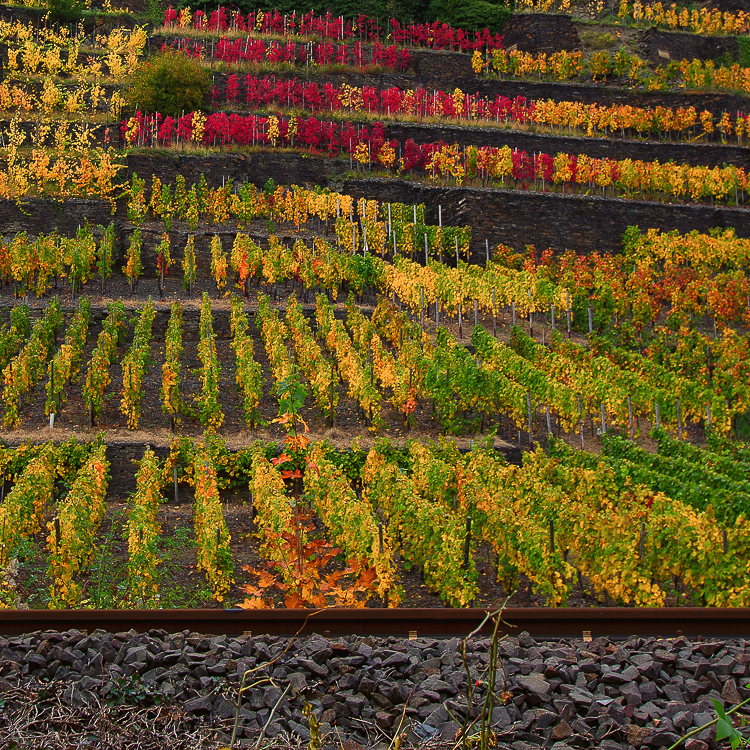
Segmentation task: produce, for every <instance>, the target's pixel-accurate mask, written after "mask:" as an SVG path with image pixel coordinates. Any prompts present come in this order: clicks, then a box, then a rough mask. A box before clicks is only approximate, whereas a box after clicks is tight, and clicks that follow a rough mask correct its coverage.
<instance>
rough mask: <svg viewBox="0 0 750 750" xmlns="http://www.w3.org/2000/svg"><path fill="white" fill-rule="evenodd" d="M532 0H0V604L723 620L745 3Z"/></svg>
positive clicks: (741, 371) (744, 549) (742, 284)
mask: <svg viewBox="0 0 750 750" xmlns="http://www.w3.org/2000/svg"><path fill="white" fill-rule="evenodd" d="M527 5H529V7H526V8H525V9H523V10H519V12H517V13H516V14H515V15H513V16H511V17H510V18H509V20H507V23H506V25H505V27H504V29H503V34H504V35H505V36H503V35H502V34H500V33H498V32H499V28H497V29H485V30H483V31H476V32H475V31H474V30H472V31H467V30H462V29H460V28H454V27H452V26H450V25H447V24H441V23H429V24H428V23H425V24H419V23H411V24H409V23H407V22H405V19H404V18H400V19H395V18H394V19H392V20H391V21H390V22H388V23H385V22H383V19H382V18H381V19H379V18H378V17H373V18H370V17H366V16H364V15H363V16H360V17H359V18H357V19H349V18H346V17H344V16H340V17H339V16H332V15H331V14H330V13H329V14H327V15H316V13H315V12H311V13H307V14H305V15H300V14H296V13H286V14H285V13H284V12H279V11H277V12H274V13H270V12H269V13H264V12H256V11H252V12H250V13H249V14H243V13H241V12H239V11H237V10H231V11H230V10H229V9H227V8H219V9H216V10H215V11H214V10H208V11H204V10H197V11H196V12H192V11H191V10H190V9H189V8H183V9H181V10H175V9H174V8H171V7H169V8H163V9H162V11H163V13H162V15H160V16H159V19H158V22H157V19H155V18H153V19H152V22H151V23H149V24H146V25H139V24H137V23H135V22H134V18H133V17H131V16H129V15H128V14H125V13H123V14H120V15H117V14H107V13H93V14H89V15H87V16H86V18H85V21H84V23H83V24H82V25H81V27H80V28H79V29H78V30H76V29H69V30H68V31H67V32H66V31H65V29H64V28H63V29H62V30H61V29H60V28H59V26H55V25H54V24H49V23H47V22H45V21H44V20H41V16H40V17H39V18H38V17H37V15H36V11H34V9H33V8H32V9H28V10H25V11H23V12H22V11H21V10H20V9H14V8H4V10H3V13H2V18H0V38H1V39H2V42H3V45H4V47H5V49H6V54H5V58H4V60H3V73H4V77H3V80H2V82H1V83H0V109H2V119H3V120H4V122H3V123H2V157H3V158H2V163H0V198H1V200H2V207H1V209H0V223H1V224H2V228H3V231H2V241H1V242H0V279H2V281H3V284H2V287H0V317H1V318H2V328H1V329H0V368H2V373H3V383H2V391H1V392H0V401H1V402H2V403H1V404H0V409H1V413H2V435H1V437H2V440H3V441H4V447H3V448H2V450H0V469H1V470H2V484H1V485H0V517H1V518H2V523H1V524H0V565H1V566H2V568H3V569H4V571H5V573H4V576H3V577H2V583H1V585H0V601H1V602H2V606H4V607H10V608H13V607H27V606H30V607H48V606H49V607H98V608H107V607H130V608H133V607H145V608H150V607H176V606H216V607H220V606H222V607H236V606H239V607H246V608H263V607H283V606H286V607H322V606H347V607H361V606H389V607H395V606H419V605H423V606H441V605H446V606H452V607H464V606H469V605H471V604H476V605H479V606H492V605H494V604H498V603H501V602H503V601H505V600H506V597H507V598H508V600H509V601H510V603H511V605H519V604H547V605H549V606H560V605H565V604H583V605H591V604H594V603H603V604H618V603H619V604H626V605H630V604H634V605H636V606H662V605H665V604H672V605H684V604H695V605H702V606H750V569H749V568H748V562H747V561H748V559H750V531H748V525H747V520H746V519H747V517H748V514H749V513H750V449H749V448H748V447H747V443H746V442H745V441H746V439H747V437H748V430H750V423H749V422H748V415H749V414H750V340H749V339H748V327H750V277H749V276H748V264H749V263H750V239H748V237H750V221H749V220H748V216H749V214H748V209H747V200H748V174H749V171H748V170H750V163H749V162H748V157H747V138H748V133H749V132H750V125H749V124H748V117H749V116H750V108H749V107H748V103H747V98H746V97H747V95H748V80H750V75H749V74H748V71H749V70H750V68H747V67H743V60H744V58H745V55H746V42H747V37H746V34H747V31H748V29H747V23H748V18H747V14H744V13H741V12H739V13H734V14H732V13H724V14H721V13H718V14H717V12H715V11H712V10H710V9H708V8H704V9H702V10H697V9H696V10H694V11H688V10H687V9H686V10H684V11H683V10H682V9H680V8H672V9H669V8H666V9H665V8H664V7H663V6H662V5H660V4H657V5H656V6H653V7H651V6H645V9H644V6H642V5H641V4H640V3H637V4H636V5H635V6H633V7H631V6H630V5H629V4H628V3H626V2H623V3H621V4H619V5H617V6H616V7H614V6H612V5H611V3H609V4H607V3H603V4H599V7H596V8H584V7H582V6H580V7H578V6H576V7H575V8H574V10H573V15H572V16H571V15H570V10H571V9H570V6H569V4H566V5H565V6H564V7H561V8H559V9H556V8H552V7H551V5H549V4H547V5H542V6H539V7H536V6H533V4H527ZM657 6H658V7H657ZM541 11H544V12H541ZM547 11H557V12H556V13H554V14H553V13H548V12H547ZM29 14H30V15H29ZM29 18H32V20H29ZM45 24H46V25H45ZM706 40H708V41H706ZM704 41H706V43H705V44H704ZM709 47H710V50H711V53H710V54H709V53H708V52H707V51H706V50H707V49H709ZM716 50H720V52H717V51H716ZM714 58H719V59H714ZM165 61H166V62H165ZM159 65H168V66H172V68H169V70H172V69H174V70H177V69H179V70H182V69H183V68H182V67H181V66H185V65H187V66H188V67H191V66H192V69H193V72H192V73H190V75H192V76H193V77H194V79H195V81H194V82H196V87H197V90H198V94H199V95H198V97H197V98H196V99H194V100H189V99H186V100H184V101H182V103H181V104H180V105H179V106H178V105H172V108H171V109H170V105H169V104H165V105H164V106H162V105H154V106H153V107H151V108H150V109H149V108H148V107H147V106H145V105H144V101H150V100H148V99H147V98H146V94H145V93H144V92H145V91H146V89H144V88H143V86H144V85H145V84H143V80H144V79H145V78H146V77H147V75H148V72H149V70H151V71H153V70H157V69H158V70H162V68H158V66H159ZM163 70H167V68H164V69H163ZM144 71H145V72H144ZM196 71H197V72H196ZM170 74H171V73H170ZM185 75H187V74H185ZM201 77H202V78H203V84H204V87H203V89H201V87H200V85H199V84H200V80H199V79H201ZM185 80H187V79H185ZM190 81H191V82H193V79H190ZM184 88H186V89H187V88H188V86H187V85H185V86H184ZM138 97H142V98H140V99H138Z"/></svg>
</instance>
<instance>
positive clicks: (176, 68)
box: [128, 51, 209, 115]
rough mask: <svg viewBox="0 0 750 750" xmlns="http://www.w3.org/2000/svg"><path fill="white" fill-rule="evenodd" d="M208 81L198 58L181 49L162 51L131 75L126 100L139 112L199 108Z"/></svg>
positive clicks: (179, 111)
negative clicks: (189, 55) (180, 50)
mask: <svg viewBox="0 0 750 750" xmlns="http://www.w3.org/2000/svg"><path fill="white" fill-rule="evenodd" d="M208 85H209V80H208V73H207V72H206V71H205V70H204V69H203V68H202V67H201V64H200V62H199V61H198V60H195V59H193V58H191V57H188V56H187V55H184V54H182V53H181V52H172V51H167V52H162V53H160V54H158V55H155V56H154V57H152V58H150V60H149V62H146V63H143V65H142V66H141V67H140V68H139V69H138V71H137V72H136V74H135V75H134V76H133V80H132V82H131V87H130V90H129V92H128V102H129V103H130V105H131V106H132V107H134V108H137V109H139V110H140V111H142V112H159V113H161V114H163V115H177V114H180V113H181V112H183V111H184V112H194V111H196V110H200V109H201V107H202V105H203V100H204V98H205V96H206V93H207V92H208Z"/></svg>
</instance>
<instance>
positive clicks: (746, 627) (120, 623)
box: [0, 607, 750, 638]
mask: <svg viewBox="0 0 750 750" xmlns="http://www.w3.org/2000/svg"><path fill="white" fill-rule="evenodd" d="M487 611H488V610H485V609H406V608H404V609H323V610H309V609H283V610H242V609H227V610H221V609H164V610H159V609H131V610H116V609H78V610H8V609H6V610H0V634H3V635H19V634H22V633H31V632H34V631H46V630H60V631H65V630H70V629H79V630H87V631H89V632H92V631H93V630H95V629H97V628H101V629H102V630H105V631H109V632H120V631H127V630H131V629H134V630H136V631H138V632H146V631H148V630H152V629H160V630H166V631H168V632H175V631H181V630H190V631H194V632H198V633H209V634H214V635H221V634H226V635H242V634H243V633H252V634H253V635H261V634H268V635H279V636H289V635H294V634H295V633H297V632H298V631H300V628H302V630H301V631H300V632H301V634H302V635H306V634H311V633H319V634H322V635H325V636H338V635H377V636H399V637H409V636H411V637H414V635H415V634H416V636H417V637H421V636H443V637H446V636H464V635H467V634H468V633H470V632H472V631H473V630H474V629H475V628H477V627H478V626H479V625H480V624H481V622H482V620H483V618H484V617H485V614H486V613H487ZM504 620H505V622H506V623H507V626H506V627H504V628H503V632H506V633H509V634H511V635H513V634H518V633H522V632H523V631H527V632H528V633H530V634H531V635H532V636H535V637H549V638H563V637H567V638H570V637H574V638H575V637H578V638H581V637H584V636H586V637H587V636H589V635H590V636H591V637H592V638H598V637H599V636H609V637H627V636H631V635H636V636H641V637H646V636H662V637H667V638H671V637H675V636H680V635H684V636H690V637H695V636H704V637H750V608H736V609H735V608H726V609H709V608H700V607H679V608H668V607H665V608H661V609H658V608H628V607H606V608H600V609H594V608H572V607H571V608H559V609H551V608H541V607H539V608H525V607H524V608H521V607H519V608H511V609H507V610H505V613H504ZM484 632H489V627H488V626H486V627H485V631H484Z"/></svg>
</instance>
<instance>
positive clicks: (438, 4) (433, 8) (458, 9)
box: [429, 0, 513, 34]
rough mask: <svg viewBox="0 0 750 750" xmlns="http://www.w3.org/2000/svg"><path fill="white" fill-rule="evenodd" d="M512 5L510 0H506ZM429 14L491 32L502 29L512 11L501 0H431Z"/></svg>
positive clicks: (445, 20)
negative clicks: (498, 0)
mask: <svg viewBox="0 0 750 750" xmlns="http://www.w3.org/2000/svg"><path fill="white" fill-rule="evenodd" d="M507 4H508V5H512V0H508V3H507ZM429 15H430V16H431V17H432V18H433V19H437V20H439V21H442V22H443V23H447V24H450V25H451V26H458V27H461V28H463V29H467V30H473V29H484V28H488V29H489V30H490V31H491V32H492V33H493V34H497V33H498V32H500V31H502V28H503V26H504V25H505V22H506V21H507V20H508V19H509V18H510V17H511V15H513V14H512V12H511V11H510V10H509V9H508V8H507V7H506V6H505V4H504V3H503V2H502V0H501V1H500V2H497V3H494V2H487V0H432V2H431V3H430V8H429Z"/></svg>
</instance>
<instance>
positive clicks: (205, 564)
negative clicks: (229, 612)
mask: <svg viewBox="0 0 750 750" xmlns="http://www.w3.org/2000/svg"><path fill="white" fill-rule="evenodd" d="M193 481H194V486H195V540H196V544H197V548H198V568H199V569H201V570H203V571H205V573H206V577H207V579H208V583H209V585H210V586H211V590H212V592H213V596H214V599H216V600H217V601H223V599H224V595H225V594H226V592H227V591H229V588H230V586H231V585H232V583H233V577H232V571H233V566H232V553H231V551H230V549H229V542H230V540H231V537H230V535H229V529H228V528H227V524H226V521H225V520H224V514H223V513H222V510H221V500H220V499H219V490H218V486H217V483H216V467H215V466H214V464H213V461H212V460H211V456H210V455H209V452H208V451H207V450H206V449H205V447H204V446H197V447H196V451H195V458H194V462H193Z"/></svg>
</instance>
